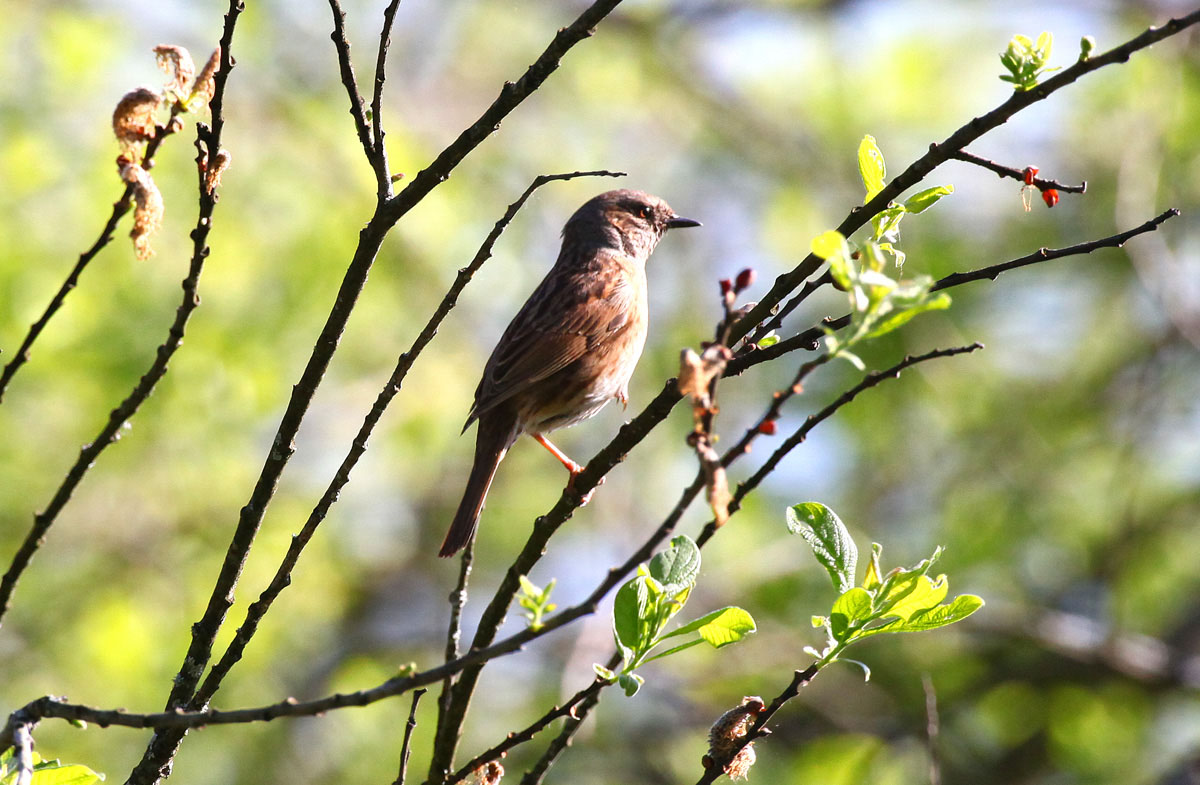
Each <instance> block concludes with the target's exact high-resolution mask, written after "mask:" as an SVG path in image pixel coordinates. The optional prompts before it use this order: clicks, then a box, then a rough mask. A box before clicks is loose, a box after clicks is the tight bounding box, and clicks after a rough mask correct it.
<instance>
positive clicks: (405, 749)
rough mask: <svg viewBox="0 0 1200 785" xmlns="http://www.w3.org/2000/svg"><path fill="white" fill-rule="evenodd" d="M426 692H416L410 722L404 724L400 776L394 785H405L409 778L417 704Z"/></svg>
mask: <svg viewBox="0 0 1200 785" xmlns="http://www.w3.org/2000/svg"><path fill="white" fill-rule="evenodd" d="M425 692H426V690H415V691H414V692H413V696H412V708H410V709H409V710H408V722H406V723H404V741H403V742H402V743H401V744H400V774H399V775H398V776H397V777H396V781H395V782H394V783H392V785H404V778H405V777H407V776H408V756H409V754H410V753H411V752H412V734H413V731H414V730H416V729H417V704H418V703H420V702H421V696H422V695H424V694H425Z"/></svg>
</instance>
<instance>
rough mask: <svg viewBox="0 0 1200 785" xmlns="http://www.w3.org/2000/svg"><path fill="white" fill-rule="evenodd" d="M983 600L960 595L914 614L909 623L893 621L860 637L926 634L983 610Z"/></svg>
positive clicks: (866, 631)
mask: <svg viewBox="0 0 1200 785" xmlns="http://www.w3.org/2000/svg"><path fill="white" fill-rule="evenodd" d="M983 605H984V602H983V599H982V598H981V597H978V596H976V595H974V594H960V595H959V596H957V597H955V598H954V599H953V600H951V601H950V602H949V603H947V604H945V605H938V606H937V607H934V608H928V609H926V610H924V611H919V612H917V613H914V614H913V615H912V617H911V618H909V619H908V620H907V621H906V620H904V619H893V620H892V621H890V622H888V623H887V624H884V625H881V626H879V627H872V628H871V629H868V630H864V631H863V632H862V634H861V635H860V637H863V638H865V637H868V636H870V635H879V634H881V633H885V632H924V631H926V630H936V629H938V628H939V627H945V626H947V625H950V624H954V623H955V622H959V621H962V620H963V619H965V618H967V617H968V616H970V615H971V614H972V613H974V612H975V611H977V610H979V609H980V608H982V607H983Z"/></svg>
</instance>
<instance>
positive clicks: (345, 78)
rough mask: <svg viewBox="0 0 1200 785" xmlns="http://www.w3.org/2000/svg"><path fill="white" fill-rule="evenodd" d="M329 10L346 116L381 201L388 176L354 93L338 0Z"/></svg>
mask: <svg viewBox="0 0 1200 785" xmlns="http://www.w3.org/2000/svg"><path fill="white" fill-rule="evenodd" d="M329 10H331V11H333V32H332V33H330V35H329V38H330V40H332V41H333V46H334V48H335V49H336V50H337V56H338V69H339V70H340V71H341V75H342V84H343V85H344V86H345V88H346V95H348V96H349V97H350V116H351V117H353V118H354V130H355V131H356V132H357V133H358V143H359V144H361V145H362V149H363V153H364V154H365V155H366V156H367V163H369V164H370V165H371V169H372V170H374V172H375V187H376V190H377V196H378V198H379V200H380V201H383V200H384V199H387V198H388V197H389V196H391V194H392V182H391V175H390V174H389V173H388V171H387V166H386V164H385V162H384V161H383V160H382V159H381V158H380V155H379V148H377V147H376V145H375V140H372V139H371V130H370V128H369V127H368V126H367V112H366V109H365V108H364V107H363V97H362V93H360V92H359V91H358V79H357V78H356V77H355V76H354V64H353V63H352V62H351V60H350V41H349V39H347V38H346V12H345V11H343V10H342V4H341V3H340V2H338V0H329ZM384 25H385V27H387V26H388V25H390V20H389V18H388V17H387V16H386V15H385V16H384ZM376 83H377V84H376V89H379V90H382V87H383V86H382V85H380V84H378V74H377V75H376ZM381 146H382V145H381Z"/></svg>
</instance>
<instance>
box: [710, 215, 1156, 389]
mask: <svg viewBox="0 0 1200 785" xmlns="http://www.w3.org/2000/svg"><path fill="white" fill-rule="evenodd" d="M1177 215H1179V210H1178V209H1176V208H1174V207H1172V208H1170V209H1169V210H1164V211H1163V212H1162V213H1161V214H1160V215H1158V216H1157V217H1155V218H1151V219H1150V220H1149V221H1146V222H1145V223H1144V224H1141V225H1140V226H1135V227H1134V228H1132V229H1126V230H1125V231H1123V232H1118V233H1117V234H1114V235H1111V236H1109V237H1104V238H1101V239H1099V240H1091V241H1089V242H1086V243H1078V244H1076V245H1069V246H1066V247H1065V248H1039V249H1038V250H1036V251H1034V252H1033V253H1030V254H1026V255H1025V256H1021V257H1018V258H1016V259H1013V260H1011V261H1007V262H1001V263H1000V264H993V265H989V266H987V267H980V268H978V269H976V270H968V271H966V272H961V273H951V274H950V275H947V276H945V277H944V278H940V279H938V281H937V282H936V283H934V285H933V286H932V287H930V291H934V292H938V291H941V290H943V289H949V288H952V287H955V286H961V285H963V284H965V283H970V282H971V281H982V280H990V281H994V280H996V279H997V278H998V277H999V276H1000V274H1001V273H1003V272H1007V271H1008V270H1015V269H1016V268H1018V267H1027V266H1029V265H1031V264H1039V263H1040V262H1049V261H1053V260H1054V259H1062V258H1064V257H1067V256H1078V255H1081V254H1089V253H1092V252H1093V251H1098V250H1100V249H1102V248H1120V247H1121V246H1123V245H1124V244H1125V243H1126V242H1127V241H1129V240H1130V239H1131V238H1133V237H1136V236H1138V235H1139V234H1145V233H1146V232H1152V231H1154V230H1156V229H1157V228H1158V227H1159V226H1161V225H1162V224H1163V223H1165V222H1166V221H1168V220H1170V219H1171V218H1174V217H1175V216H1177ZM849 323H850V317H849V315H845V316H840V317H838V318H837V319H828V320H825V321H824V322H823V324H822V325H821V326H818V327H810V328H809V329H807V330H805V331H803V332H801V333H797V334H796V335H793V336H792V337H790V338H785V339H783V340H782V341H780V342H779V343H777V344H775V345H774V346H769V347H767V348H766V349H756V350H755V351H753V352H749V353H746V354H741V355H739V356H737V357H735V358H734V359H733V360H732V361H731V362H730V363H729V365H728V367H726V369H725V375H726V376H736V375H738V374H740V373H742V372H743V371H745V370H746V369H747V368H750V367H751V366H754V365H758V364H759V363H764V362H770V361H771V360H774V359H775V358H776V357H780V356H782V355H784V354H787V353H788V352H792V351H795V350H796V349H810V350H811V349H815V348H816V347H817V345H818V342H819V341H820V340H821V338H823V337H824V335H825V331H824V329H823V328H824V327H828V328H829V329H831V330H839V329H841V328H842V327H845V326H846V325H847V324H849Z"/></svg>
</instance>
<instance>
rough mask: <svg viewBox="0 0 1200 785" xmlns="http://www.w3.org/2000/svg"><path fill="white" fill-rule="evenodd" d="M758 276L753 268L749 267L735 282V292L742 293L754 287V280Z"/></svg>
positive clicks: (738, 275)
mask: <svg viewBox="0 0 1200 785" xmlns="http://www.w3.org/2000/svg"><path fill="white" fill-rule="evenodd" d="M757 277H758V276H757V275H756V274H755V272H754V268H753V267H747V268H746V269H745V270H742V271H741V272H740V273H738V274H737V280H735V281H734V284H733V288H734V291H738V292H742V291H745V290H746V289H749V288H750V287H751V286H753V285H754V279H755V278H757Z"/></svg>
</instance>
